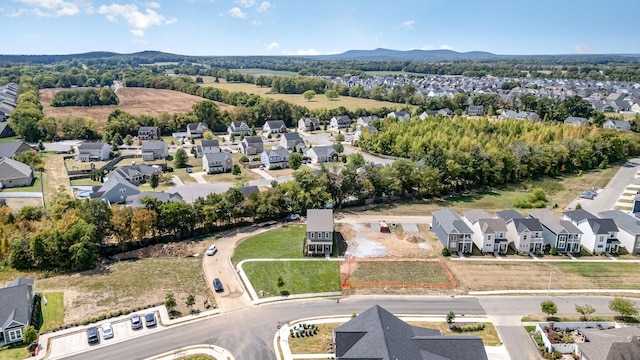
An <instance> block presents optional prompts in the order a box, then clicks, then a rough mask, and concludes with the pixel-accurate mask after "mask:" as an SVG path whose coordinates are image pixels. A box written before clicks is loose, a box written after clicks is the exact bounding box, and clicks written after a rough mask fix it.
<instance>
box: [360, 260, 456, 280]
mask: <svg viewBox="0 0 640 360" xmlns="http://www.w3.org/2000/svg"><path fill="white" fill-rule="evenodd" d="M349 282H352V283H358V282H406V283H424V284H428V283H449V282H450V280H449V277H448V276H447V274H446V273H445V271H444V269H442V266H440V264H439V263H437V262H430V261H429V262H427V261H384V262H369V261H358V262H357V266H356V270H355V271H354V272H353V273H352V274H351V275H350V276H349Z"/></svg>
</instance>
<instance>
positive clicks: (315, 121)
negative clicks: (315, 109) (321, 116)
mask: <svg viewBox="0 0 640 360" xmlns="http://www.w3.org/2000/svg"><path fill="white" fill-rule="evenodd" d="M300 120H302V121H304V123H305V124H306V125H309V124H318V123H319V121H318V118H316V117H304V118H302V119H300Z"/></svg>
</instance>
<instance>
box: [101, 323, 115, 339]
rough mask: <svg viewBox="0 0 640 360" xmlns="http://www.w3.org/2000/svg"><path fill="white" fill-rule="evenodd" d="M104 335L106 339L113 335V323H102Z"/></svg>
mask: <svg viewBox="0 0 640 360" xmlns="http://www.w3.org/2000/svg"><path fill="white" fill-rule="evenodd" d="M102 337H103V338H104V339H105V340H107V339H111V338H112V337H113V328H112V327H111V323H104V324H102Z"/></svg>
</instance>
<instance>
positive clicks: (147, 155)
mask: <svg viewBox="0 0 640 360" xmlns="http://www.w3.org/2000/svg"><path fill="white" fill-rule="evenodd" d="M167 156H169V146H168V145H167V143H166V142H164V141H146V142H143V143H142V160H144V161H153V160H161V159H166V158H167Z"/></svg>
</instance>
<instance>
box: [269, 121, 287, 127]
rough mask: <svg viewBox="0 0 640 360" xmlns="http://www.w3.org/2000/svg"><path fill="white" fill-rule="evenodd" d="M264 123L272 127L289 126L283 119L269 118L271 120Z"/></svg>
mask: <svg viewBox="0 0 640 360" xmlns="http://www.w3.org/2000/svg"><path fill="white" fill-rule="evenodd" d="M264 124H265V126H266V125H268V126H269V128H270V129H278V128H281V127H283V126H284V127H287V126H286V125H285V124H284V121H283V120H269V121H267V122H265V123H264Z"/></svg>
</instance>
